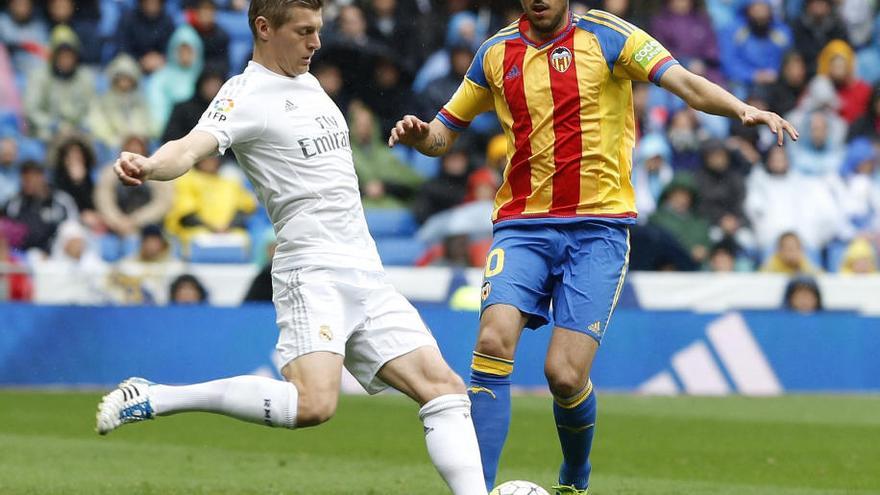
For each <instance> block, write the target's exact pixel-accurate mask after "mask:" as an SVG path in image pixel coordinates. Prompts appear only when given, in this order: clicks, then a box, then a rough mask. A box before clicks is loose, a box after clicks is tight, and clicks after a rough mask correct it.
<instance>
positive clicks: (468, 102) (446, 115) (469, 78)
mask: <svg viewBox="0 0 880 495" xmlns="http://www.w3.org/2000/svg"><path fill="white" fill-rule="evenodd" d="M494 39H495V38H491V39H490V40H489V41H487V42H486V43H483V46H482V47H480V49H479V50H478V51H477V54H476V55H475V56H474V60H473V62H471V66H470V68H469V69H468V71H467V74H465V76H464V79H463V80H462V81H461V85H459V87H458V89H457V90H456V91H455V94H453V95H452V98H450V99H449V102H448V103H446V105H444V106H443V108H441V109H440V111H439V112H438V113H437V116H436V117H435V118H434V120H432V121H431V122H430V123H427V122H424V121H423V120H421V119H419V118H418V117H416V116H414V115H406V116H404V117H403V118H402V119H400V120H398V121H397V124H396V125H395V126H394V128H393V129H391V135H390V136H389V137H388V146H394V145H395V144H397V143H400V144H405V145H407V146H412V147H413V148H415V149H417V150H418V151H419V152H420V153H422V154H425V155H428V156H440V155H442V154H444V153H446V152H447V151H449V148H451V147H452V144H453V143H454V142H455V140H456V138H458V135H459V133H461V131H463V130H465V129H467V127H468V126H469V125H470V123H471V121H472V120H474V117H476V116H477V115H479V114H481V113H483V112H488V111H489V110H492V109H493V108H494V99H493V97H492V90H491V89H489V81H488V80H487V78H486V71H485V69H484V67H483V66H484V63H485V60H486V52H487V51H488V49H489V48H491V46H492V45H493V41H494Z"/></svg>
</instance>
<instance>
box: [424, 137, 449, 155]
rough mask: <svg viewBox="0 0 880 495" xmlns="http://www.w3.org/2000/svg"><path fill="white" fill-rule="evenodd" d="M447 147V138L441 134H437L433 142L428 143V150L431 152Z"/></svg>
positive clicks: (437, 151)
mask: <svg viewBox="0 0 880 495" xmlns="http://www.w3.org/2000/svg"><path fill="white" fill-rule="evenodd" d="M444 149H446V138H445V137H443V136H442V135H440V134H435V135H434V139H432V140H431V144H429V145H428V151H429V152H431V153H439V152H441V151H443V150H444Z"/></svg>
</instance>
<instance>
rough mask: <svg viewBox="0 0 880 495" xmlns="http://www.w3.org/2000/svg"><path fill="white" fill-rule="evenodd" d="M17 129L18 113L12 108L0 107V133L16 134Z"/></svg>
mask: <svg viewBox="0 0 880 495" xmlns="http://www.w3.org/2000/svg"><path fill="white" fill-rule="evenodd" d="M18 129H19V121H18V115H16V113H15V112H13V111H12V110H6V109H0V133H2V134H4V135H7V134H17V133H18Z"/></svg>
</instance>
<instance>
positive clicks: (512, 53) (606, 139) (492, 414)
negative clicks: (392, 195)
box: [388, 0, 798, 494]
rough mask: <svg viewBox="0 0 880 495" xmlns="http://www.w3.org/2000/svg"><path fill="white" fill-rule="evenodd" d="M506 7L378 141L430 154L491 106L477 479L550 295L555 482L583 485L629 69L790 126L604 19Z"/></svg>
mask: <svg viewBox="0 0 880 495" xmlns="http://www.w3.org/2000/svg"><path fill="white" fill-rule="evenodd" d="M521 3H522V7H523V10H524V12H525V13H524V15H523V16H522V17H521V18H520V20H519V21H518V22H515V23H513V24H511V25H509V26H507V27H505V28H504V29H502V30H500V31H499V32H498V33H497V34H496V35H495V36H493V37H492V38H490V39H489V40H487V41H486V42H485V43H484V44H483V46H482V47H481V48H480V49H479V51H478V52H477V54H476V56H475V58H474V61H473V63H472V65H471V67H470V69H469V70H468V72H467V74H466V76H465V78H464V81H462V84H461V86H460V87H459V89H458V90H457V91H456V93H455V94H454V95H453V96H452V98H451V100H450V101H449V102H448V103H447V104H446V105H445V106H444V107H443V108H442V109H441V110H440V112H439V113H438V114H437V117H436V118H435V119H434V120H432V121H431V122H430V123H426V122H423V121H421V120H419V119H418V118H416V117H414V116H412V115H407V116H405V117H403V118H402V119H401V120H400V121H399V122H398V123H397V125H396V126H395V128H394V129H392V130H391V136H390V137H389V139H388V144H389V146H394V145H395V144H396V143H401V144H405V145H409V146H413V147H415V148H416V149H418V150H419V151H420V152H422V153H424V154H427V155H432V156H437V155H441V154H443V153H445V152H446V151H447V150H448V149H449V147H450V146H451V145H452V143H453V141H455V139H456V137H457V136H458V134H459V133H460V132H462V131H464V130H465V129H466V128H467V126H468V124H469V123H470V122H471V121H472V120H473V119H474V117H475V116H477V115H478V114H479V113H481V112H486V111H490V110H494V111H495V112H496V113H497V115H498V118H499V120H500V122H501V126H502V128H503V129H504V133H505V135H506V137H507V150H508V153H507V158H508V165H507V167H506V169H505V170H504V182H503V184H502V186H501V188H500V189H499V191H498V193H497V196H496V199H495V211H494V214H493V221H494V224H495V228H494V242H493V245H492V249H491V250H490V252H489V256H488V259H487V260H486V269H485V278H484V282H483V288H482V289H483V290H482V297H483V302H482V308H481V309H482V311H481V316H480V334H479V338H478V340H477V345H476V350H475V351H474V355H473V361H472V363H473V364H472V370H471V381H470V388H469V392H470V395H471V402H472V416H473V419H474V424H475V426H476V430H477V436H478V439H479V442H480V451H481V455H482V461H483V473H484V476H485V479H486V484H487V486H488V487H491V486H492V485H493V484H494V481H495V472H496V470H497V467H498V458H499V456H500V454H501V449H502V446H503V444H504V441H505V439H506V436H507V430H508V426H509V423H510V374H511V372H512V371H513V364H514V363H513V357H514V352H515V350H516V346H517V342H518V341H519V337H520V334H521V332H522V330H523V328H537V327H539V326H542V325H544V324H546V323H548V322H549V321H550V308H551V307H552V313H553V322H554V329H553V334H552V337H551V341H550V347H549V350H548V352H547V355H546V358H545V365H544V368H545V373H546V376H547V381H548V383H549V385H550V390H551V392H552V393H553V396H554V399H555V403H554V415H555V419H556V425H557V431H558V433H559V439H560V443H561V446H562V453H563V462H562V466H561V468H560V471H559V485H558V486H557V487H555V489H556V493H557V494H584V493H587V489H588V485H589V476H590V462H589V454H590V448H591V445H592V439H593V430H594V425H595V422H596V397H595V393H594V391H593V384H592V382H591V381H590V368H591V366H592V363H593V358H594V356H595V354H596V351H597V349H598V347H599V344H600V343H601V342H602V337H603V336H604V334H605V332H606V330H607V327H608V324H609V322H610V320H611V314H612V312H613V311H614V306H615V304H616V303H617V299H618V296H619V295H620V290H621V287H622V285H623V280H624V276H625V275H626V270H627V264H628V259H629V225H631V224H633V223H634V222H635V218H636V208H635V200H634V193H633V184H632V179H631V169H632V148H633V146H634V144H635V123H634V117H633V103H632V87H631V81H651V82H652V83H654V84H657V85H660V86H661V87H663V88H665V89H667V90H669V91H671V92H673V93H675V94H676V95H678V96H679V97H681V98H682V99H684V100H685V101H686V102H687V103H688V104H689V105H690V106H692V107H693V108H695V109H697V110H702V111H704V112H708V113H712V114H717V115H725V116H728V117H730V118H736V119H740V120H741V121H742V122H743V123H744V124H746V125H767V126H769V128H770V129H771V130H772V131H773V132H774V133H776V134H777V138H778V144H779V145H782V143H783V139H784V134H786V133H787V134H788V135H789V136H790V137H791V138H792V139H797V136H798V135H797V131H796V130H795V129H794V128H793V127H792V126H791V125H790V124H789V123H788V122H786V121H785V120H783V119H782V118H780V117H779V116H778V115H776V114H774V113H770V112H764V111H760V110H758V109H756V108H754V107H752V106H749V105H747V104H745V103H743V102H742V101H740V100H738V99H737V98H736V97H734V96H733V95H731V94H730V93H728V92H727V91H725V90H723V89H722V88H720V87H718V86H717V85H715V84H713V83H711V82H709V81H707V80H706V79H704V78H702V77H699V76H697V75H695V74H692V73H691V72H689V71H687V70H686V69H684V68H682V67H681V66H680V65H679V64H678V63H677V62H676V60H675V59H674V58H673V57H672V55H670V53H669V52H668V51H667V50H666V49H665V48H664V47H663V46H661V45H660V43H658V42H657V41H656V40H654V39H653V38H651V37H650V36H649V35H648V34H647V33H645V32H644V31H642V30H641V29H639V28H637V27H635V26H633V25H632V24H630V23H628V22H626V21H624V20H622V19H620V18H618V17H615V16H613V15H611V14H608V13H607V12H603V11H600V10H590V11H589V12H587V13H586V14H585V15H583V16H575V15H573V14H572V13H571V12H570V10H569V6H568V1H567V0H521ZM551 303H552V306H551Z"/></svg>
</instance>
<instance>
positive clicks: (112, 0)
mask: <svg viewBox="0 0 880 495" xmlns="http://www.w3.org/2000/svg"><path fill="white" fill-rule="evenodd" d="M325 5H326V6H325V9H324V14H325V28H324V31H323V33H322V42H323V47H322V48H321V50H320V51H319V52H318V55H317V56H316V58H315V60H314V62H313V66H312V70H311V72H312V73H313V74H314V75H315V76H316V77H317V78H318V80H319V81H320V83H321V85H322V86H323V87H324V89H325V90H326V91H327V93H328V94H329V95H330V96H331V97H332V98H333V99H334V100H335V101H336V102H337V103H338V104H339V106H340V108H342V109H343V111H344V112H345V113H346V116H347V118H348V120H349V125H350V132H351V146H352V152H353V155H354V162H355V166H356V169H357V173H358V176H359V179H360V185H361V192H362V195H363V203H364V206H365V209H366V212H367V220H368V223H369V225H370V228H371V231H372V233H373V235H374V236H375V238H376V241H377V245H378V247H379V251H380V255H381V256H382V258H383V261H384V262H385V263H386V264H387V265H410V266H426V265H432V266H452V267H469V266H473V267H479V266H482V264H483V260H484V259H485V254H486V252H487V250H488V247H489V243H490V238H491V223H490V217H491V212H492V200H493V197H494V192H495V190H496V188H497V187H498V186H499V184H500V181H501V176H502V173H503V169H504V166H505V164H506V141H505V139H504V137H503V136H501V135H500V127H499V125H498V122H497V120H496V119H495V117H494V115H492V114H486V115H482V116H480V117H479V118H477V119H476V120H475V121H474V122H473V124H472V125H471V128H470V130H469V131H468V132H467V133H465V134H464V135H463V136H462V139H460V140H459V141H458V142H457V143H456V145H455V147H454V149H453V150H452V151H451V152H450V153H449V154H447V155H446V156H444V157H442V158H428V157H424V156H421V155H419V154H418V153H416V152H414V151H413V150H410V149H406V148H396V149H394V150H391V149H388V148H387V147H386V146H385V145H384V141H385V138H386V136H387V132H388V130H389V129H390V128H391V127H392V125H393V124H394V122H396V120H397V119H398V118H399V117H400V116H402V115H403V114H406V113H413V114H416V115H418V116H420V117H421V118H423V119H426V120H430V119H431V118H432V117H433V115H434V114H435V113H436V111H437V110H438V109H439V108H440V107H441V106H442V105H443V104H444V103H445V102H446V101H447V100H448V98H449V97H450V96H451V95H452V93H453V92H454V91H455V89H456V88H457V87H458V84H459V82H460V81H461V78H462V77H463V75H464V73H465V72H466V70H467V68H468V66H469V65H470V63H471V60H472V58H473V56H474V53H475V52H476V50H477V49H478V47H479V46H480V44H481V43H482V42H483V41H484V40H485V39H486V38H488V37H489V36H491V35H492V34H493V33H494V32H495V31H496V30H498V29H500V28H501V27H503V26H505V25H507V24H508V23H510V22H512V21H513V20H515V19H517V18H518V17H519V15H520V7H519V2H517V1H515V0H450V1H440V0H363V1H354V0H348V1H340V0H336V1H333V0H325ZM571 5H572V8H573V10H574V11H575V12H585V11H586V10H588V9H590V8H602V9H604V10H607V11H609V12H612V13H614V14H616V15H618V16H620V17H623V18H625V19H627V20H629V21H630V22H632V23H634V24H636V25H638V26H640V27H642V28H644V29H645V30H647V31H648V32H649V33H651V34H652V35H653V36H654V37H655V38H657V39H658V40H659V41H660V42H661V43H662V44H664V45H665V46H666V47H667V48H668V49H669V50H670V51H671V52H672V53H673V55H674V56H675V57H676V58H677V59H678V60H679V61H680V62H681V63H682V64H683V65H684V66H686V67H688V68H689V69H690V70H692V71H694V72H697V73H700V74H703V75H705V76H706V77H707V78H709V79H710V80H712V81H715V82H717V83H719V84H721V85H723V86H724V87H726V88H728V89H729V90H731V91H732V92H734V93H735V94H737V95H738V96H740V97H742V98H744V99H746V100H747V101H748V102H749V103H751V104H753V105H755V106H757V107H759V108H764V109H769V110H772V111H774V112H777V113H779V114H780V115H783V116H785V117H786V118H787V119H788V120H789V121H791V122H792V123H793V124H794V125H795V126H797V127H798V129H799V130H800V133H801V139H800V140H799V141H798V142H796V143H787V145H786V146H785V147H784V148H779V147H776V146H775V145H774V143H775V138H774V137H773V136H772V135H771V134H770V133H769V131H768V130H766V129H754V128H747V127H744V126H742V125H741V124H739V123H738V122H735V121H731V120H728V119H725V118H719V117H713V116H708V115H705V114H701V113H697V112H694V111H693V110H690V109H688V108H687V107H686V106H685V105H684V103H683V102H682V101H681V100H679V99H678V98H676V97H674V96H672V95H671V94H669V93H666V92H665V91H663V90H661V89H660V88H658V87H654V86H652V85H649V84H636V85H634V89H633V90H634V106H635V116H636V122H637V127H638V128H637V131H638V143H637V147H636V149H635V150H634V153H633V171H632V176H633V180H634V182H635V184H636V190H637V206H638V209H639V224H638V226H636V227H634V228H633V232H632V259H631V269H632V270H675V271H695V270H710V271H715V272H734V271H737V272H749V271H758V270H762V271H768V272H778V273H785V274H788V275H791V276H795V277H802V276H804V275H812V274H817V273H820V272H823V271H824V272H841V273H845V274H852V275H859V274H867V273H875V272H877V249H878V242H880V170H878V166H880V161H878V156H880V16H878V13H877V5H876V4H875V0H789V1H783V0H708V1H707V2H706V3H705V4H703V3H702V1H701V0H605V1H602V2H596V3H589V2H572V3H571ZM247 6H248V5H247V0H228V1H227V0H0V264H2V266H3V267H4V268H3V269H0V300H3V299H11V300H27V299H28V298H29V297H30V296H31V292H32V287H31V283H30V278H29V277H30V275H29V274H30V273H31V272H33V271H34V270H38V269H39V267H41V266H45V265H47V264H48V265H51V266H53V267H55V269H56V270H60V271H61V272H63V273H66V274H68V275H69V276H70V278H71V280H72V281H73V280H80V281H83V280H85V279H86V278H87V277H81V276H80V275H79V274H83V273H87V272H89V271H90V270H95V269H103V270H107V269H108V267H109V268H110V269H111V273H112V279H113V287H114V288H113V291H111V292H113V293H114V295H112V296H108V295H107V292H108V291H107V290H106V288H105V289H102V294H103V295H102V296H101V301H107V300H108V299H109V300H113V301H117V302H127V303H164V302H165V301H169V300H170V301H173V302H199V301H204V300H205V298H206V297H207V296H206V293H205V289H204V287H202V285H201V284H200V283H199V281H198V280H197V279H195V278H194V277H192V276H191V275H186V272H187V270H186V267H187V266H189V265H188V264H190V263H253V264H257V265H259V266H261V267H264V269H263V270H262V272H261V273H260V275H258V276H257V280H255V281H254V285H253V287H251V290H250V291H249V293H248V298H251V299H266V298H270V297H271V290H270V287H269V284H270V282H269V280H270V277H269V276H268V273H269V272H268V264H269V259H270V258H271V253H272V247H273V242H274V239H273V234H272V229H271V225H270V224H269V221H268V219H267V217H266V214H265V211H264V210H263V209H262V208H261V207H260V206H259V204H258V202H257V201H256V199H255V196H254V193H253V191H252V189H251V186H250V184H249V183H248V182H247V181H246V180H245V179H244V176H243V175H242V173H241V171H240V170H239V169H238V167H237V165H236V163H235V157H234V155H233V154H232V153H227V155H226V156H223V157H217V158H212V159H208V160H205V161H203V162H201V163H199V164H198V165H197V167H196V170H194V171H193V172H191V173H189V174H187V175H186V176H184V177H183V178H182V179H180V180H178V181H175V182H173V183H150V184H148V185H146V186H144V187H140V188H125V187H122V186H120V185H119V184H118V183H117V181H116V178H115V176H114V174H113V172H112V170H111V168H110V167H109V166H108V165H109V164H111V163H112V161H113V160H114V158H115V156H116V155H117V154H118V152H119V151H120V150H127V151H132V152H136V153H142V154H147V153H149V152H150V151H152V150H154V149H155V148H156V147H157V146H158V145H159V144H161V142H163V141H166V140H171V139H176V138H179V137H181V136H183V135H184V134H186V133H187V132H188V131H189V129H191V128H192V126H193V125H195V123H196V122H197V121H198V119H199V117H200V116H201V114H202V112H203V111H204V110H205V109H206V108H207V106H208V105H209V104H210V102H211V100H212V99H213V97H214V96H215V95H216V93H217V92H218V91H219V89H220V87H221V85H222V83H223V81H225V79H226V78H228V77H230V76H231V75H234V74H236V73H238V72H240V71H241V70H242V69H243V68H244V66H245V65H246V63H247V60H248V59H249V57H250V50H251V33H250V30H249V28H248V25H247ZM168 274H174V276H175V281H174V283H173V284H172V289H171V292H170V293H162V294H159V292H165V291H164V289H160V288H158V286H157V287H156V288H153V289H151V288H150V282H149V281H150V280H151V277H152V278H155V279H156V280H159V279H160V278H162V277H167V275H168ZM178 275H180V276H178ZM82 283H83V284H85V283H87V282H84V281H83V282H82ZM74 286H75V287H76V285H75V284H74ZM811 287H812V288H811ZM814 288H815V283H813V282H811V281H810V279H809V278H795V279H794V282H793V283H792V286H791V287H790V292H791V294H790V296H791V297H789V299H791V300H795V299H798V291H799V290H800V291H801V292H802V293H810V292H816V297H815V299H816V301H815V303H816V304H821V300H820V297H819V296H818V291H817V290H815V291H814V290H813V289H814ZM82 290H83V287H81V286H79V287H78V288H74V289H71V291H72V294H73V292H76V293H79V292H77V291H82ZM804 291H806V292H804ZM71 297H73V298H74V300H76V298H77V297H78V296H74V295H72V296H71ZM787 297H788V296H787ZM807 297H811V296H809V294H808V295H807ZM80 302H83V301H80ZM85 302H88V301H85Z"/></svg>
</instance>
